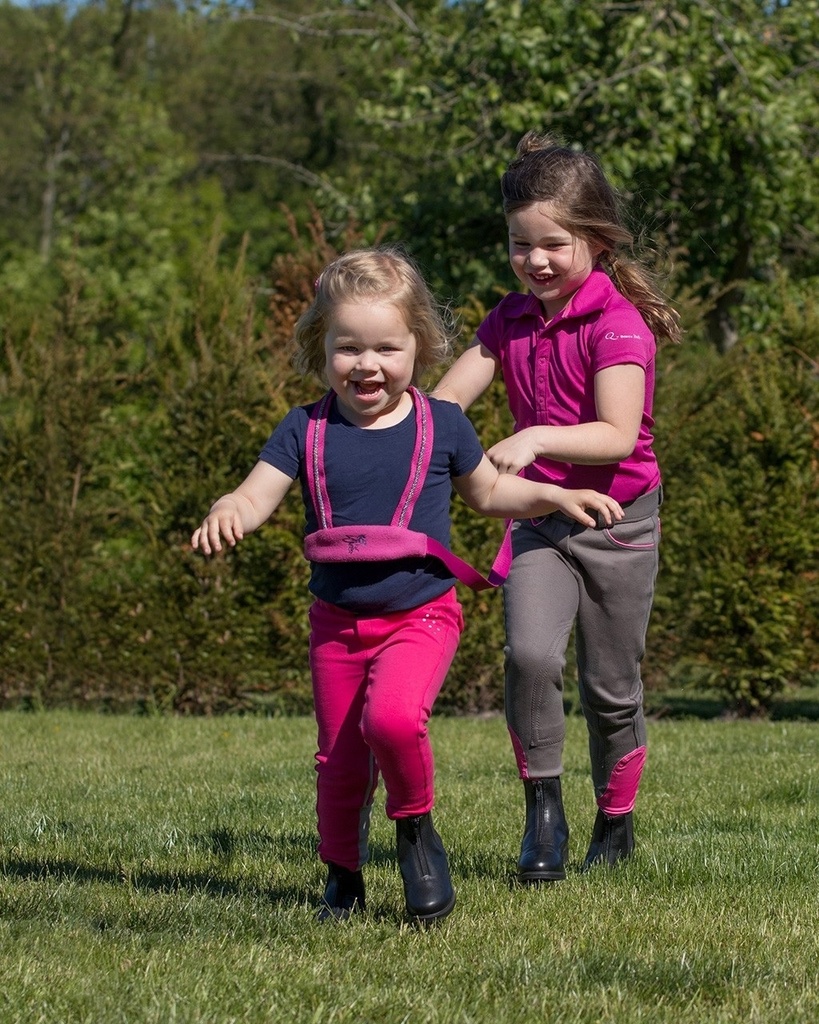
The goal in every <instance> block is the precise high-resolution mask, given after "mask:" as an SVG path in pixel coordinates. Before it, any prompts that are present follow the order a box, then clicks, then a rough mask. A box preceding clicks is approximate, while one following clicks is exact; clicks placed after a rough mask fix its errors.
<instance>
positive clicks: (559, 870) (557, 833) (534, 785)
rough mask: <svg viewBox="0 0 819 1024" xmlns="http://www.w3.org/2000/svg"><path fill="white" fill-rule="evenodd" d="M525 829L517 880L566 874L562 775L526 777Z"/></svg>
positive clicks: (556, 878) (549, 879) (566, 828)
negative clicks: (542, 777)
mask: <svg viewBox="0 0 819 1024" xmlns="http://www.w3.org/2000/svg"><path fill="white" fill-rule="evenodd" d="M523 787H524V791H525V793H526V828H525V831H524V833H523V841H522V843H521V847H520V860H519V861H518V881H519V882H523V883H525V884H527V885H531V884H536V883H537V882H559V881H561V880H562V879H564V878H565V877H566V859H567V857H568V853H569V826H568V824H567V822H566V815H565V813H564V811H563V795H562V793H561V789H560V776H559V775H558V776H556V777H555V778H551V779H524V780H523Z"/></svg>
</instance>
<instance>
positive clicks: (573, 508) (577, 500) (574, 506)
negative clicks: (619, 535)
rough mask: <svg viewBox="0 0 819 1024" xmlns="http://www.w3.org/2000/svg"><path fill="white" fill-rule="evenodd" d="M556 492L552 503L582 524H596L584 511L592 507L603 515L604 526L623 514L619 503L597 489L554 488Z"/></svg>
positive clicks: (618, 518) (609, 524)
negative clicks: (571, 489) (573, 489)
mask: <svg viewBox="0 0 819 1024" xmlns="http://www.w3.org/2000/svg"><path fill="white" fill-rule="evenodd" d="M556 491H557V494H556V495H555V497H554V503H555V504H556V505H557V507H558V509H559V510H560V511H561V512H562V513H563V514H564V515H566V516H569V518H571V519H576V520H577V521H578V523H581V524H582V525H583V526H597V520H596V519H594V518H593V517H592V516H590V515H589V513H588V512H587V511H586V510H587V509H594V511H595V512H599V513H600V515H601V516H602V517H603V522H604V523H605V524H606V526H611V524H612V523H615V522H617V521H618V520H620V519H622V518H623V516H624V515H625V512H624V511H623V509H622V507H621V506H620V503H619V502H618V501H615V500H614V498H611V497H609V495H608V494H601V493H600V492H599V491H592V490H589V489H582V490H578V491H570V490H565V489H564V488H562V487H560V488H556Z"/></svg>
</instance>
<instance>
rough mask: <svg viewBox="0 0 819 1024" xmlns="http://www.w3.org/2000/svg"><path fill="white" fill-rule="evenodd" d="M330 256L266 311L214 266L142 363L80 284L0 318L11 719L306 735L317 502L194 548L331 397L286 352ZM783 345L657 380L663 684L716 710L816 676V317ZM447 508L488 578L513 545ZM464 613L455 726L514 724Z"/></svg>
mask: <svg viewBox="0 0 819 1024" xmlns="http://www.w3.org/2000/svg"><path fill="white" fill-rule="evenodd" d="M326 255H327V254H326V253H322V254H315V255H314V256H312V257H310V258H307V257H304V258H303V259H302V261H301V262H299V260H298V259H291V260H290V261H289V262H284V261H283V262H282V263H280V264H279V265H278V266H277V267H276V268H274V270H275V273H274V281H275V288H274V289H273V290H272V292H271V291H270V290H269V289H268V290H263V289H259V288H257V287H255V286H254V285H253V284H252V283H251V282H250V281H248V280H247V277H246V274H245V271H244V267H243V265H242V262H241V259H240V260H239V261H238V262H237V264H236V265H235V266H233V267H228V268H224V267H222V266H221V265H220V264H219V261H218V260H217V256H216V252H215V251H213V252H211V253H210V254H209V255H208V257H207V258H203V260H202V261H201V266H200V267H199V268H198V271H197V274H198V277H197V280H196V281H195V282H194V283H193V285H192V287H191V293H190V295H188V296H186V297H185V301H184V302H180V303H179V304H178V305H177V306H175V307H174V308H173V309H171V310H169V312H168V315H167V317H166V318H165V320H164V322H162V323H158V324H157V325H156V326H155V328H154V330H153V331H152V332H151V334H150V336H149V337H144V336H142V337H139V338H135V337H133V336H131V335H129V334H128V333H127V332H125V331H119V332H116V331H115V332H113V333H112V334H111V336H110V337H101V336H100V331H99V324H100V323H101V322H109V323H110V322H111V311H110V310H107V311H106V310H101V309H100V308H99V306H98V305H97V303H98V301H99V300H98V299H95V298H89V297H88V296H89V295H90V294H91V293H90V292H88V290H87V289H84V288H83V282H82V280H76V279H74V280H70V279H69V278H68V277H66V278H65V279H64V280H63V281H62V282H61V283H59V285H58V287H56V288H55V293H54V296H55V297H54V298H53V301H51V302H50V303H46V304H44V306H43V307H42V309H41V310H40V311H39V312H38V314H37V315H36V316H35V315H33V314H32V311H31V309H30V307H29V306H23V305H16V306H15V304H14V303H15V300H14V298H13V296H8V295H7V296H5V297H3V298H2V299H0V304H2V305H0V312H2V317H3V320H2V328H3V338H4V346H3V353H2V356H1V357H0V429H1V430H2V435H1V438H2V448H1V449H0V487H2V507H3V524H4V539H3V544H2V545H0V645H2V651H3V658H2V670H1V672H0V701H2V702H4V703H6V704H12V703H20V702H28V703H36V704H42V705H67V704H90V705H93V706H104V707H111V708H121V709H126V708H127V709H133V708H145V709H173V710H179V711H184V712H196V713H208V712H217V711H227V710H233V711H238V710H257V709H265V710H267V711H270V712H272V713H277V712H292V711H304V710H307V709H309V707H310V687H309V678H308V671H307V662H306V641H307V618H306V610H307V606H308V603H309V597H308V594H307V589H306V582H307V566H306V564H305V562H304V560H303V558H302V556H301V526H302V521H303V510H302V508H301V505H300V501H299V496H298V495H297V494H296V493H295V492H293V493H291V495H290V496H289V497H288V500H287V502H286V503H285V505H284V506H283V507H282V509H281V510H280V511H279V513H277V515H276V517H275V520H274V521H273V522H272V523H271V524H269V525H267V526H266V527H264V528H263V529H262V530H260V531H259V532H258V533H257V534H256V535H254V536H253V537H251V538H248V539H247V540H246V541H245V542H243V544H242V545H240V547H239V548H238V549H237V550H236V551H235V552H233V553H231V554H229V555H227V556H226V557H221V558H217V559H214V560H212V561H206V560H205V559H203V558H201V557H199V556H198V555H194V554H193V553H192V552H191V551H190V548H189V543H188V540H189V537H190V533H191V531H192V529H193V528H194V527H195V526H196V525H197V524H198V522H199V521H200V520H201V517H202V515H203V514H204V512H205V511H206V510H207V508H208V507H209V505H210V503H211V502H212V501H213V499H214V498H215V497H216V496H218V495H219V494H220V493H222V492H223V491H225V490H228V489H230V488H231V487H233V486H234V485H235V484H236V483H237V482H238V481H239V480H240V479H241V478H242V477H243V476H244V474H245V473H246V472H247V471H248V469H249V468H250V467H251V466H252V465H253V462H254V461H255V459H256V456H257V454H258V451H259V449H260V447H261V445H262V443H263V441H264V440H265V438H266V437H267V435H268V433H269V431H270V430H271V429H272V427H273V426H274V425H275V424H276V422H278V420H279V419H280V418H281V417H282V415H283V414H284V412H285V410H286V409H287V408H289V407H290V406H291V405H293V404H295V403H298V402H304V401H308V400H310V399H311V398H313V397H315V396H317V395H318V394H319V392H320V388H319V385H318V384H316V383H314V382H309V381H303V380H301V379H299V378H298V377H296V376H294V374H293V372H292V371H291V369H290V352H289V348H288V338H289V330H290V327H291V326H292V321H293V318H294V316H295V315H297V313H298V311H299V309H300V308H301V307H302V306H303V303H304V300H305V297H306V295H307V294H309V289H310V287H311V284H310V282H312V280H313V279H314V277H315V271H316V269H317V265H316V263H317V261H319V260H320V259H321V258H323V257H324V256H326ZM260 296H266V299H265V303H266V304H265V305H264V306H262V305H260ZM480 313H481V311H480V310H479V309H471V310H470V311H468V312H466V313H465V330H466V331H468V329H469V328H470V327H471V326H474V321H476V320H477V319H479V317H480ZM778 330H779V334H778V336H777V337H771V335H770V334H768V335H767V336H766V338H765V341H764V345H763V342H762V340H761V339H748V342H747V343H746V344H745V345H743V346H742V347H738V348H737V349H735V350H734V351H733V352H732V353H730V354H729V355H728V356H718V355H717V354H716V353H714V352H712V351H711V350H710V349H708V348H707V347H705V346H702V345H699V344H697V343H696V342H693V341H691V342H687V343H686V344H684V345H683V346H682V347H680V348H679V349H676V350H670V349H666V350H664V351H663V352H662V353H661V355H660V360H659V367H660V374H659V382H658V396H657V413H658V435H657V449H658V453H659V456H660V458H661V462H662V464H663V467H664V475H665V484H666V504H665V506H664V509H663V525H664V542H663V548H662V568H661V576H660V583H659V588H658V594H657V601H656V607H655V614H654V616H653V619H652V625H651V632H650V637H649V654H648V656H647V659H646V662H645V674H646V680H647V683H648V685H649V686H651V687H653V688H655V689H657V688H662V687H664V686H666V685H673V686H675V687H678V686H680V685H688V684H695V685H699V686H701V685H707V686H712V687H716V688H717V689H718V690H719V692H720V693H721V694H723V695H724V696H725V697H726V698H728V699H729V700H731V701H732V702H733V703H734V704H735V705H736V706H737V707H739V708H742V709H758V708H764V707H765V706H767V704H768V703H769V702H770V700H771V698H772V697H773V696H775V695H776V694H777V693H778V692H781V690H782V689H783V688H785V687H787V686H789V685H792V684H796V683H799V682H801V681H803V680H804V678H805V676H806V675H807V674H808V673H810V672H813V671H815V669H816V664H817V650H816V636H817V629H816V625H817V624H816V608H817V601H816V567H815V562H816V558H815V551H816V537H817V535H819V521H817V501H816V496H817V495H816V477H817V468H816V467H817V433H816V423H817V387H816V385H817V373H816V359H817V352H819V344H817V333H818V332H817V327H816V315H815V312H814V313H813V315H812V316H811V315H810V313H809V310H808V309H799V308H797V307H796V306H795V305H794V304H793V303H791V304H790V306H787V308H786V310H785V313H784V314H783V316H782V318H781V323H780V325H779V328H778ZM470 415H471V416H472V418H473V421H474V423H475V425H476V427H477V429H478V432H479V434H480V436H481V437H482V439H484V441H485V443H486V445H487V446H488V445H489V444H491V443H492V441H493V440H494V439H496V438H499V437H502V436H504V434H505V433H507V432H508V430H509V419H508V412H507V410H506V405H505V400H504V397H503V392H502V388H501V386H500V385H498V386H497V387H494V388H493V389H492V390H490V392H488V393H487V395H485V396H484V397H483V398H482V399H481V401H480V402H479V403H478V404H476V406H475V407H474V408H473V409H472V410H471V411H470ZM453 508H454V544H455V547H456V550H458V551H459V552H460V553H461V554H463V555H464V556H466V557H468V558H469V559H471V560H472V561H473V562H474V563H475V564H477V565H478V566H480V567H482V568H484V569H488V567H489V565H490V564H491V561H492V558H493V557H494V554H495V551H496V549H497V545H498V542H499V540H500V538H501V534H502V524H501V523H499V522H498V521H486V520H483V519H481V518H480V517H478V516H476V515H475V514H473V513H472V512H470V511H469V510H467V509H466V508H465V507H464V506H463V505H462V504H460V503H458V502H457V501H456V502H455V503H454V506H453ZM462 599H463V602H464V604H465V607H466V616H467V629H466V633H465V635H464V638H463V642H462V646H461V649H460V651H459V654H458V657H457V660H456V663H455V665H454V667H453V670H452V672H451V674H450V678H449V679H448V681H447V684H446V686H445V689H444V692H443V694H442V698H441V706H442V707H444V708H448V709H450V710H458V711H483V710H490V709H497V708H499V707H500V706H501V702H502V689H503V687H502V660H503V654H502V648H503V622H502V601H501V596H500V594H497V593H495V594H478V595H475V594H472V593H467V592H465V593H463V594H462Z"/></svg>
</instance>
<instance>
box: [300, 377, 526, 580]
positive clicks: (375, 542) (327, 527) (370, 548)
mask: <svg viewBox="0 0 819 1024" xmlns="http://www.w3.org/2000/svg"><path fill="white" fill-rule="evenodd" d="M410 395H411V396H412V400H413V406H414V408H415V449H414V451H413V453H412V463H411V465H410V472H409V477H408V478H407V483H406V486H405V487H404V491H403V493H402V495H401V498H400V500H399V502H398V506H397V508H396V510H395V512H394V514H393V517H392V521H391V522H390V524H389V526H333V513H332V507H331V504H330V495H329V493H328V491H327V478H326V474H325V472H324V439H325V431H326V426H327V416H328V413H329V411H330V406H331V404H332V401H333V398H334V397H335V395H334V392H332V391H328V392H327V394H326V395H325V396H324V397H323V398H322V399H321V401H319V402H317V403H316V405H315V407H314V409H313V412H312V413H311V414H310V419H309V422H308V424H307V443H306V450H305V463H306V471H307V487H308V490H309V491H310V498H311V500H312V502H313V507H314V508H315V511H316V518H317V519H318V522H319V528H318V530H316V531H315V533H310V534H308V535H307V536H306V537H305V539H304V554H305V557H306V558H308V559H309V560H310V561H311V562H389V561H393V560H394V559H397V558H427V557H429V556H432V557H433V558H437V559H439V561H441V562H443V564H444V565H445V566H446V567H447V569H449V571H450V572H451V573H452V575H453V576H455V577H456V579H459V580H460V581H461V582H462V583H465V584H466V585H467V586H468V587H471V588H472V589H473V590H487V589H489V588H491V587H498V586H500V584H501V583H503V582H504V580H505V579H506V577H507V575H508V574H509V566H510V564H511V561H512V545H511V542H510V540H509V535H508V531H507V536H506V539H505V540H504V543H503V545H502V547H501V549H500V551H499V552H498V556H497V558H496V559H495V563H494V565H493V566H492V570H491V572H490V573H489V576H488V577H485V576H482V575H481V574H480V573H479V572H478V570H477V569H473V567H472V566H471V565H469V563H468V562H465V561H464V560H463V559H462V558H458V556H457V555H455V554H453V553H452V552H451V551H450V550H449V548H447V547H445V546H444V545H443V544H441V543H440V541H437V540H436V539H435V538H434V537H429V536H427V534H425V533H419V532H418V531H417V530H410V529H409V527H408V524H409V523H410V521H411V520H412V513H413V511H414V509H415V503H416V501H417V500H418V496H419V495H420V493H421V491H422V490H423V487H424V481H425V480H426V476H427V471H428V470H429V464H430V460H431V459H432V444H433V439H434V432H433V426H432V411H431V409H430V406H429V401H428V400H427V397H426V395H424V394H423V392H421V391H419V390H418V389H417V388H415V387H411V388H410Z"/></svg>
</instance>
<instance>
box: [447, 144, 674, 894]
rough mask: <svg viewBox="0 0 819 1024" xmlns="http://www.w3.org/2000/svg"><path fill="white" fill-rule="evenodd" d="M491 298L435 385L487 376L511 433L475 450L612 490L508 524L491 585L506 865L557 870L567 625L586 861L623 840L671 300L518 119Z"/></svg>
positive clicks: (653, 552) (562, 856)
mask: <svg viewBox="0 0 819 1024" xmlns="http://www.w3.org/2000/svg"><path fill="white" fill-rule="evenodd" d="M501 192H502V195H503V209H504V213H505V215H506V220H507V225H508V229H509V261H510V263H511V266H512V270H513V271H514V273H515V275H516V276H517V278H518V279H519V281H520V282H521V284H522V285H523V286H524V289H525V292H524V293H523V294H519V293H514V294H510V295H507V296H506V297H505V298H504V299H503V300H502V301H501V302H500V304H499V305H498V306H497V307H495V309H493V310H492V311H491V312H490V314H489V315H488V316H487V317H486V319H485V320H484V322H483V323H482V324H481V325H480V327H479V328H478V331H477V337H476V339H475V341H474V343H473V344H472V346H471V347H470V348H468V349H467V350H466V352H464V353H463V355H461V357H460V358H459V359H458V360H457V361H456V363H455V364H454V365H453V366H452V368H451V369H450V370H449V371H448V372H447V373H446V374H445V376H444V377H443V379H442V381H441V383H440V384H439V386H438V387H437V388H436V389H435V391H434V392H433V394H434V395H436V396H439V397H441V398H447V399H449V400H451V401H455V402H457V403H458V404H459V405H460V407H461V408H462V409H467V408H468V407H469V406H470V405H471V403H472V402H473V401H474V400H475V399H476V398H477V397H478V396H479V395H480V394H481V393H482V392H483V391H484V390H485V389H486V388H487V387H488V386H489V384H490V382H491V381H492V380H493V378H494V377H495V376H496V375H497V374H498V373H502V374H503V380H504V384H505V387H506V391H507V395H508V400H509V405H510V409H511V411H512V414H513V417H514V420H515V433H514V434H513V435H512V436H511V437H508V438H505V439H504V440H502V441H501V442H500V443H499V444H496V445H495V446H494V447H493V448H491V449H490V450H489V452H488V455H489V458H490V460H491V461H492V463H493V464H494V465H495V466H496V467H497V468H498V469H499V470H500V471H501V472H502V473H505V474H515V473H519V472H522V473H523V475H524V476H525V477H526V478H528V479H530V480H537V481H541V482H544V483H551V484H557V485H560V486H565V487H570V488H574V487H583V488H585V487H592V488H595V489H597V490H600V491H605V492H606V493H610V494H611V495H612V496H613V497H614V498H616V499H617V500H618V501H619V502H620V503H621V504H622V506H623V508H624V510H625V515H624V517H623V518H622V519H620V520H619V521H618V522H617V523H616V524H615V525H614V526H606V528H605V529H592V528H590V527H588V526H587V525H585V524H582V523H581V524H578V523H576V522H575V523H572V522H568V521H567V520H566V518H565V516H563V515H561V514H560V513H559V512H558V513H553V514H551V515H549V516H547V517H545V518H543V519H533V518H528V517H527V518H526V519H524V520H522V521H520V522H519V523H517V524H516V526H515V529H514V532H513V552H514V558H513V561H512V567H511V570H510V573H509V577H508V580H507V582H506V584H505V587H504V606H505V615H506V631H507V647H506V715H507V722H508V725H509V732H510V735H511V739H512V745H513V749H514V752H515V756H516V760H517V766H518V772H519V774H520V777H521V778H522V780H523V783H524V790H525V802H526V820H525V825H524V830H523V840H522V843H521V852H520V858H519V860H518V877H519V879H520V881H521V882H524V883H537V882H541V881H547V880H560V879H563V878H565V875H566V864H567V857H568V839H569V827H568V824H567V822H566V817H565V813H564V809H563V798H562V791H561V784H560V777H561V774H562V771H563V762H562V754H563V741H564V715H563V667H564V664H565V652H566V647H567V644H568V641H569V636H570V634H571V630H572V627H573V626H575V627H576V650H577V668H578V682H579V695H580V700H581V703H582V707H583V711H584V714H585V717H586V722H587V725H588V733H589V753H590V758H591V772H592V781H593V784H594V792H595V797H596V801H597V807H598V810H597V817H596V820H595V824H594V829H593V833H592V838H591V843H590V844H589V847H588V852H587V854H586V857H585V860H584V862H583V867H584V868H589V867H591V866H592V865H594V864H598V863H604V864H607V865H614V864H616V863H617V862H618V861H620V860H622V859H623V858H626V857H628V856H630V854H631V853H632V850H633V848H634V836H633V821H632V811H633V807H634V803H635V800H636V796H637V789H638V786H639V782H640V777H641V773H642V769H643V764H644V761H645V754H646V730H645V721H644V716H643V706H642V682H641V677H640V661H641V659H642V657H643V651H644V645H645V636H646V628H647V624H648V618H649V612H650V610H651V604H652V599H653V592H654V581H655V576H656V572H657V549H658V544H659V538H660V525H659V507H660V503H661V487H660V471H659V467H658V465H657V459H656V457H655V454H654V451H653V448H652V427H653V423H654V421H653V419H652V399H653V392H654V366H655V351H656V343H655V338H658V337H660V338H667V339H669V340H671V341H677V340H678V339H679V334H680V328H679V321H678V318H677V315H676V313H675V312H674V310H673V309H671V307H670V306H669V305H668V303H667V302H666V301H665V299H664V298H663V296H662V295H661V294H660V293H659V291H658V290H657V289H656V288H655V286H654V285H653V283H652V281H651V278H650V277H649V275H648V274H647V272H646V271H645V269H644V268H643V267H642V266H641V265H640V264H639V262H637V261H636V260H634V259H632V258H630V257H629V255H628V248H627V247H628V246H629V244H630V242H631V235H630V233H629V232H628V230H627V229H626V227H625V225H624V223H623V220H622V218H621V215H620V212H619V204H618V197H617V194H616V192H615V190H614V189H613V188H612V186H611V185H610V184H609V182H608V181H607V179H606V177H605V175H604V173H603V171H602V169H601V167H600V165H599V163H598V162H597V160H596V159H595V158H594V157H593V156H591V155H589V154H587V153H583V152H580V151H578V150H576V149H572V148H569V147H566V146H563V145H561V144H560V143H559V142H558V141H557V140H555V139H554V138H552V137H550V136H548V135H540V134H538V133H537V132H529V133H528V134H527V135H525V136H524V137H523V139H522V140H521V141H520V143H519V145H518V149H517V154H516V157H515V159H514V160H513V161H512V162H511V163H510V165H509V166H508V168H507V170H506V172H505V173H504V175H503V178H502V180H501Z"/></svg>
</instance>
